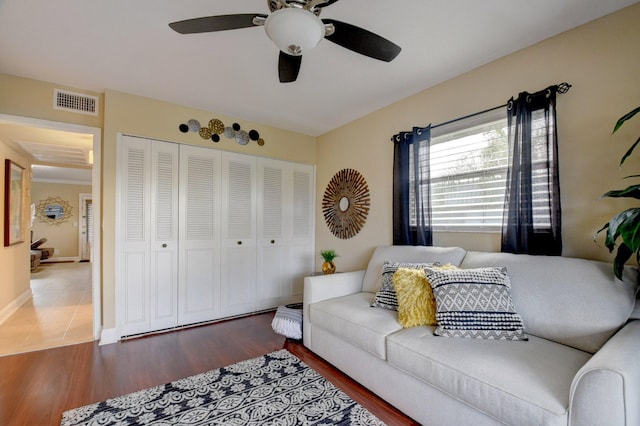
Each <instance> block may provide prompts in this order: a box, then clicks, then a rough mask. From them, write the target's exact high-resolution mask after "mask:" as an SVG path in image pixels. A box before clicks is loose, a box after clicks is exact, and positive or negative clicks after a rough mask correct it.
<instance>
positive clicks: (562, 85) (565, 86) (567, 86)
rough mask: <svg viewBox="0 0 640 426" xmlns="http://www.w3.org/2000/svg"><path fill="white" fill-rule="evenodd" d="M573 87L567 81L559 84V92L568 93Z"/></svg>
mask: <svg viewBox="0 0 640 426" xmlns="http://www.w3.org/2000/svg"><path fill="white" fill-rule="evenodd" d="M569 89H571V85H570V84H569V83H567V82H566V81H565V82H564V83H560V84H558V93H567V92H568V91H569Z"/></svg>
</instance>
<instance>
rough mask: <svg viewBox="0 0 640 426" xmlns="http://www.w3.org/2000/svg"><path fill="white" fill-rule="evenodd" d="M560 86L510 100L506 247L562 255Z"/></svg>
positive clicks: (525, 93) (519, 251) (508, 104)
mask: <svg viewBox="0 0 640 426" xmlns="http://www.w3.org/2000/svg"><path fill="white" fill-rule="evenodd" d="M557 92H558V86H551V87H549V88H547V89H546V90H543V91H540V92H537V93H533V94H531V93H527V92H523V93H520V95H519V96H518V98H517V99H513V98H511V99H510V100H509V102H508V103H507V110H508V113H507V114H508V115H507V117H508V126H509V127H508V140H509V164H510V166H509V170H508V173H507V189H506V196H505V204H504V216H503V223H502V251H503V252H508V253H527V254H543V255H558V256H559V255H561V254H562V235H561V208H560V183H559V176H558V137H557V131H556V94H557Z"/></svg>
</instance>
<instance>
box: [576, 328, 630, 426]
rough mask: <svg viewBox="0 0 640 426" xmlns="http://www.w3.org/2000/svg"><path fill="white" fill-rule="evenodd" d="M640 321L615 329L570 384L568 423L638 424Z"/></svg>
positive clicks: (577, 424)
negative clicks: (613, 333) (614, 332)
mask: <svg viewBox="0 0 640 426" xmlns="http://www.w3.org/2000/svg"><path fill="white" fill-rule="evenodd" d="M639 354H640V321H631V322H629V323H628V324H626V325H625V326H624V327H623V328H622V329H621V330H620V331H618V333H616V334H615V335H614V336H613V337H612V338H611V339H609V341H607V343H605V345H604V346H603V347H602V348H601V349H600V350H599V351H598V352H597V353H596V354H595V355H594V356H593V357H592V358H591V359H590V360H589V361H588V362H587V363H586V364H585V365H584V366H583V367H582V368H581V369H580V370H579V371H578V373H577V374H576V376H575V377H574V379H573V383H572V384H571V396H570V402H569V424H570V425H571V426H579V425H638V424H640V405H639V404H638V401H640V362H638V356H639Z"/></svg>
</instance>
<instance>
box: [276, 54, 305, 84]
mask: <svg viewBox="0 0 640 426" xmlns="http://www.w3.org/2000/svg"><path fill="white" fill-rule="evenodd" d="M300 64H302V56H291V55H287V54H286V53H284V52H283V51H282V50H281V51H280V57H279V58H278V76H279V77H280V83H291V82H294V81H296V79H297V78H298V72H299V71H300Z"/></svg>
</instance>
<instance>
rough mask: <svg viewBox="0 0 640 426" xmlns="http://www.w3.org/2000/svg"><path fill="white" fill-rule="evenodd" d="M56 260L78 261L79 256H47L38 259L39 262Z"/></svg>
mask: <svg viewBox="0 0 640 426" xmlns="http://www.w3.org/2000/svg"><path fill="white" fill-rule="evenodd" d="M56 262H80V257H78V256H72V257H56V256H53V257H48V258H46V259H43V260H41V261H40V263H56Z"/></svg>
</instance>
